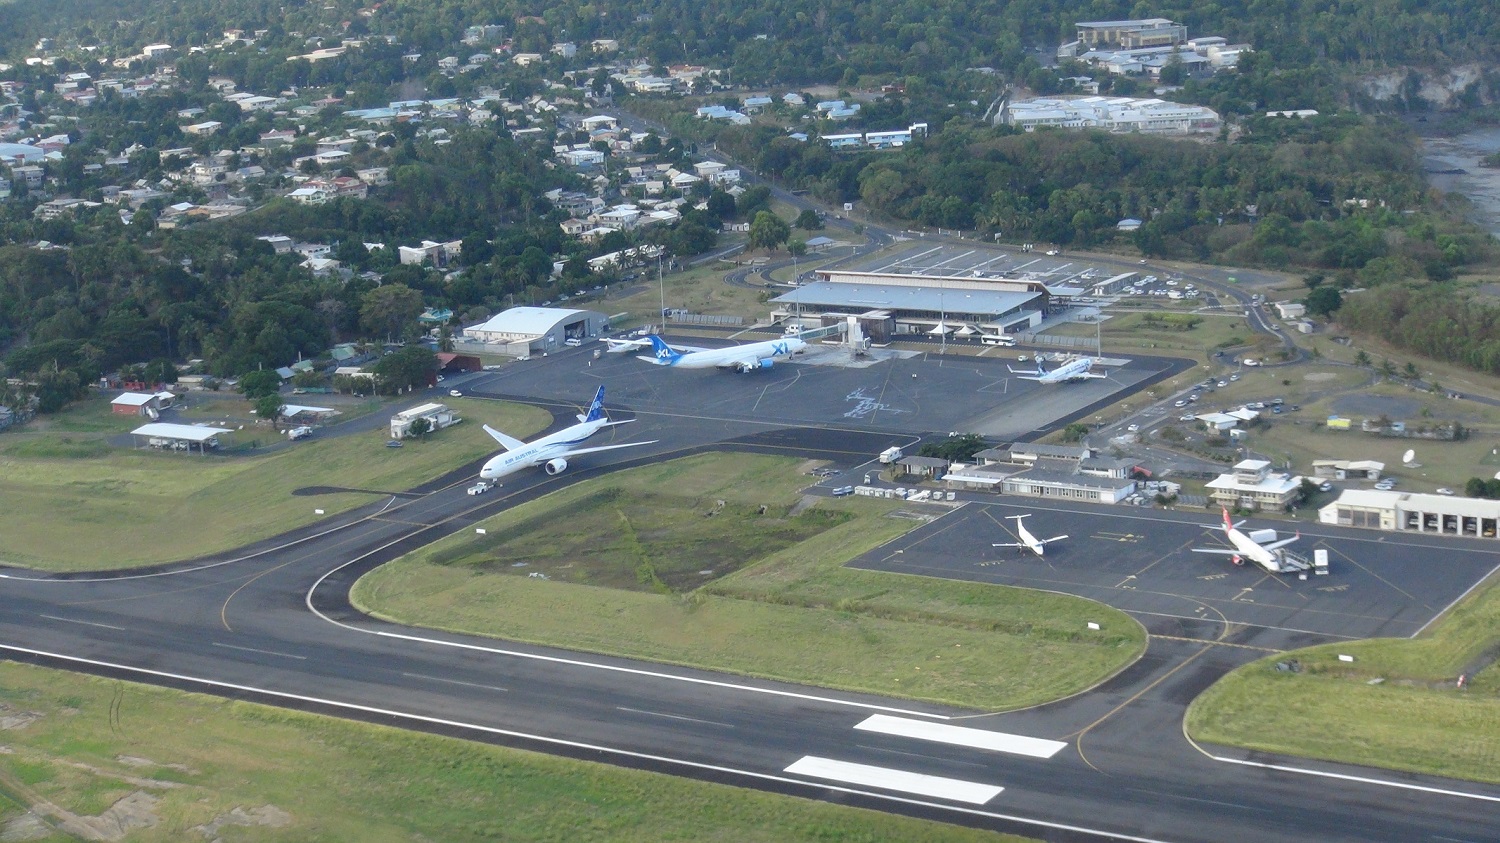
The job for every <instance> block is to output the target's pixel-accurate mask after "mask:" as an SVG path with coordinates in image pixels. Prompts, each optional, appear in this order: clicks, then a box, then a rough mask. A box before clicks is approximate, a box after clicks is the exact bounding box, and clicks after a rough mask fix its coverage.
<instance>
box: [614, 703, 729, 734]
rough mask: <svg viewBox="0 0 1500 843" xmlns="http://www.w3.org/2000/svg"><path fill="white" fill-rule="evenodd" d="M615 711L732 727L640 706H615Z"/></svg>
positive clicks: (714, 721) (726, 724)
mask: <svg viewBox="0 0 1500 843" xmlns="http://www.w3.org/2000/svg"><path fill="white" fill-rule="evenodd" d="M615 711H628V712H630V713H631V714H645V715H648V716H650V717H665V718H667V719H668V720H686V721H688V722H689V723H707V724H708V725H710V726H723V727H724V728H726V729H733V728H734V724H733V723H720V722H719V721H717V720H700V719H699V718H697V717H688V716H686V715H683V714H667V713H666V712H662V711H646V710H645V709H641V708H626V707H625V706H623V705H617V706H615Z"/></svg>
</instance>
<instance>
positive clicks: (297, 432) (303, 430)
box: [286, 425, 313, 439]
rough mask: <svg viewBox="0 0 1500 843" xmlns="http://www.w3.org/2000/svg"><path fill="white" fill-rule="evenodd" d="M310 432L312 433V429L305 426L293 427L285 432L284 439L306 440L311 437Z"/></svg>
mask: <svg viewBox="0 0 1500 843" xmlns="http://www.w3.org/2000/svg"><path fill="white" fill-rule="evenodd" d="M312 432H313V429H312V428H310V427H308V426H307V425H302V426H301V427H294V428H292V429H291V430H288V431H287V432H286V438H288V439H306V438H307V437H309V436H311V435H312Z"/></svg>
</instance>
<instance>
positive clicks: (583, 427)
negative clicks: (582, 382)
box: [479, 386, 656, 481]
mask: <svg viewBox="0 0 1500 843" xmlns="http://www.w3.org/2000/svg"><path fill="white" fill-rule="evenodd" d="M630 421H634V419H630V420H628V421H610V420H609V417H608V416H606V415H605V414H604V387H602V386H601V387H599V391H598V392H596V393H594V400H593V402H592V403H591V404H589V408H588V412H586V413H580V414H579V415H578V424H575V425H570V426H568V427H565V428H563V429H562V430H559V431H557V432H556V433H550V434H548V435H546V436H543V437H542V438H541V439H538V440H536V441H535V442H522V441H521V440H519V439H516V438H514V437H511V436H507V435H505V434H504V433H501V432H500V431H498V430H496V429H494V428H493V427H490V426H489V425H485V426H484V432H485V433H488V434H489V435H490V437H491V438H493V439H494V440H495V441H496V442H499V443H500V445H501V446H502V447H504V448H505V450H504V451H502V452H501V453H499V454H496V455H495V456H493V457H491V458H490V460H489V461H488V462H486V463H485V464H484V467H483V468H481V469H480V470H479V477H480V478H481V479H483V480H489V481H495V480H499V479H500V478H502V477H505V476H507V475H510V474H515V473H516V472H517V471H520V470H521V469H523V468H529V467H531V466H534V465H540V466H542V468H543V469H544V470H545V471H546V472H547V473H548V474H561V473H562V472H564V471H566V470H567V468H568V459H569V458H570V457H576V456H580V455H582V454H593V453H597V452H599V451H613V450H615V449H616V448H637V447H640V446H641V445H650V444H653V443H654V442H655V441H656V440H655V439H653V440H651V441H650V442H628V443H625V444H623V445H599V446H596V447H593V448H579V447H577V446H578V445H581V444H583V442H584V440H586V439H588V438H589V437H590V436H593V435H594V434H595V433H598V432H599V431H600V430H602V429H604V428H606V427H612V426H614V425H617V424H629V422H630Z"/></svg>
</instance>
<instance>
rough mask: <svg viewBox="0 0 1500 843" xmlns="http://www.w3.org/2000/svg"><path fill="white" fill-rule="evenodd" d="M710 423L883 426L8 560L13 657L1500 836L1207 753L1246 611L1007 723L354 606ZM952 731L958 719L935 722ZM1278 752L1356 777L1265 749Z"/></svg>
mask: <svg viewBox="0 0 1500 843" xmlns="http://www.w3.org/2000/svg"><path fill="white" fill-rule="evenodd" d="M653 424H654V423H653V422H652V421H650V420H648V419H643V420H642V423H641V425H640V426H641V427H650V426H652V425H653ZM659 424H662V425H663V426H664V425H665V423H659ZM664 429H667V430H670V429H669V428H665V427H664ZM709 431H712V432H713V434H714V436H717V437H724V436H728V437H729V438H731V439H733V440H735V442H736V447H743V448H751V449H756V450H765V451H770V452H777V453H800V454H812V453H816V454H820V455H826V454H828V453H830V452H834V453H842V452H843V451H847V452H848V453H850V454H856V453H858V454H866V455H867V454H868V453H872V452H873V451H872V449H871V444H872V443H873V442H874V441H876V440H877V439H878V440H879V441H881V442H884V441H885V440H886V439H887V438H888V436H886V435H877V434H869V433H867V432H863V431H840V430H832V429H817V430H814V429H796V430H769V431H767V430H766V429H765V426H753V425H748V424H745V423H742V422H735V421H734V420H731V419H722V420H705V421H703V423H702V424H701V425H699V426H698V427H694V428H691V430H690V435H688V436H686V437H684V438H682V439H679V440H677V441H670V436H668V437H667V439H666V441H663V442H661V443H660V444H659V445H657V446H653V447H651V448H648V449H645V450H650V451H652V452H653V453H651V454H647V455H634V454H631V455H629V456H622V455H616V454H607V455H599V456H600V459H598V460H596V461H593V462H592V463H591V466H592V468H584V469H583V470H579V471H577V472H576V473H569V474H564V475H561V476H559V477H547V476H545V475H544V474H542V473H540V472H537V473H532V474H528V475H517V476H516V477H515V478H512V480H513V482H511V483H508V484H507V486H506V487H505V488H504V489H502V490H500V492H498V493H494V494H491V495H485V496H480V497H469V496H466V495H464V493H463V487H464V485H465V480H464V479H463V478H464V477H465V475H464V473H463V472H457V473H456V475H455V482H453V483H452V484H451V485H448V486H446V487H443V488H439V489H434V490H429V491H427V492H425V493H421V494H417V495H414V496H409V497H404V498H400V499H397V498H392V499H389V500H386V501H383V502H382V503H379V504H375V505H371V506H368V507H366V508H365V509H363V510H360V511H358V512H355V513H350V514H348V515H345V516H342V517H340V518H337V519H333V520H331V521H329V522H325V523H323V524H319V525H315V526H313V527H309V528H307V529H304V530H301V531H298V532H295V533H292V534H289V535H287V536H283V537H280V538H278V539H276V540H272V541H268V542H265V543H262V544H260V545H258V546H255V547H251V548H246V549H245V550H244V551H243V552H241V553H238V554H234V555H231V556H229V557H225V558H220V559H212V560H200V561H198V562H195V563H184V564H179V565H169V566H164V567H163V568H161V569H158V570H154V571H149V572H144V573H139V572H138V573H133V574H112V575H104V576H98V577H90V576H78V575H74V576H65V577H45V576H40V577H39V576H36V575H31V574H27V573H25V572H21V571H15V570H12V571H10V572H9V573H8V574H7V575H6V576H5V578H4V579H0V595H3V596H4V600H3V603H0V642H4V643H3V645H0V649H3V650H4V651H5V652H6V653H7V654H8V655H10V656H12V657H16V658H20V659H24V660H31V661H38V662H40V663H44V664H50V665H55V666H62V667H68V668H71V669H75V670H84V671H89V672H94V673H100V674H105V675H111V676H119V677H123V678H129V679H135V680H139V681H146V682H152V683H156V684H162V685H169V686H174V687H181V688H190V689H193V690H200V691H207V692H209V693H215V694H220V695H224V696H229V697H234V698H244V699H250V700H258V701H262V702H267V703H270V704H273V705H282V706H289V707H296V708H301V709H307V710H312V711H319V712H326V713H330V714H335V715H338V716H344V717H352V718H358V719H363V720H370V721H375V722H381V723H389V724H393V725H397V726H402V727H405V728H413V729H421V730H426V731H433V732H439V733H443V734H450V735H458V736H462V737H467V738H472V739H475V740H483V741H489V742H493V743H499V744H505V745H511V746H521V747H527V748H531V749H537V750H540V751H545V752H553V753H558V754H563V755H568V756H572V757H577V758H585V759H591V760H598V761H605V762H608V763H615V764H621V765H626V766H631V767H639V768H645V769H652V770H661V771H666V772H671V773H675V774H678V775H684V776H692V777H696V778H702V779H707V780H712V781H720V782H729V783H733V784H738V785H743V786H748V787H757V788H762V789H766V790H772V791H778V792H784V793H794V794H800V795H804V796H810V797H814V798H824V799H830V800H835V801H839V802H846V803H850V804H856V805H862V806H866V807H870V808H875V809H877V810H884V811H892V812H899V813H904V814H910V815H915V816H920V817H928V818H935V819H942V820H946V821H949V822H957V823H963V824H969V825H977V826H983V827H986V828H994V829H999V830H1005V831H1011V832H1015V833H1020V834H1027V835H1032V836H1036V837H1042V838H1046V839H1050V840H1104V839H1122V840H1123V839H1136V840H1171V841H1225V840H1240V839H1245V836H1246V834H1247V833H1248V830H1249V828H1251V827H1253V828H1254V837H1255V838H1256V839H1257V840H1265V841H1301V840H1309V839H1317V840H1327V841H1337V840H1348V841H1355V840H1359V841H1414V840H1486V839H1489V840H1493V839H1495V838H1494V829H1495V827H1496V824H1495V818H1496V807H1497V805H1500V790H1496V789H1486V788H1481V787H1478V786H1474V785H1468V784H1457V783H1453V782H1447V781H1443V780H1439V779H1427V778H1424V777H1416V776H1400V777H1392V778H1399V782H1397V783H1395V784H1393V785H1390V786H1386V785H1377V784H1371V783H1367V782H1365V781H1362V780H1360V778H1340V777H1336V776H1337V775H1345V776H1352V777H1377V778H1378V777H1379V776H1380V774H1379V773H1376V772H1374V771H1369V770H1358V769H1347V768H1340V767H1337V766H1332V765H1309V764H1305V763H1303V762H1298V761H1289V760H1284V759H1275V758H1266V757H1264V756H1259V755H1251V754H1247V753H1236V752H1232V751H1216V750H1212V749H1207V748H1203V749H1200V748H1198V747H1195V746H1193V745H1192V744H1191V743H1190V742H1189V741H1187V740H1186V739H1185V738H1184V736H1183V734H1182V731H1181V726H1180V724H1181V718H1182V715H1183V710H1184V706H1185V704H1186V702H1187V701H1188V700H1190V699H1192V698H1193V697H1194V696H1195V695H1196V694H1197V693H1198V692H1199V691H1201V690H1202V689H1203V688H1205V687H1207V685H1209V684H1210V683H1212V682H1213V681H1214V680H1215V679H1216V678H1218V677H1219V676H1221V675H1223V673H1224V672H1226V671H1228V670H1230V669H1233V668H1234V667H1236V666H1238V665H1240V664H1243V663H1244V662H1246V661H1247V660H1249V659H1253V658H1257V657H1259V656H1261V655H1263V654H1264V652H1263V651H1262V650H1259V649H1251V648H1248V647H1246V646H1240V645H1236V646H1230V645H1229V643H1230V642H1228V641H1227V640H1225V637H1226V636H1227V635H1228V634H1229V633H1230V628H1229V627H1228V626H1227V625H1226V626H1224V627H1222V628H1215V626H1214V625H1213V624H1207V623H1205V624H1203V625H1201V626H1199V627H1195V628H1191V629H1182V628H1181V627H1180V625H1176V624H1174V626H1173V630H1174V634H1173V636H1172V637H1158V638H1153V640H1152V642H1151V645H1150V649H1149V651H1148V652H1147V654H1146V656H1145V657H1144V658H1143V659H1141V660H1140V661H1139V662H1138V663H1137V664H1135V665H1134V666H1132V667H1131V668H1129V669H1128V670H1126V671H1125V672H1124V673H1123V674H1121V675H1120V676H1117V677H1116V678H1115V679H1113V680H1111V681H1110V682H1108V683H1106V684H1105V685H1104V686H1102V687H1100V688H1098V689H1096V690H1095V691H1093V692H1091V693H1088V694H1085V695H1082V696H1080V697H1076V698H1073V699H1071V700H1067V701H1064V702H1061V703H1058V704H1056V705H1052V706H1046V707H1043V708H1039V709H1033V710H1030V711H1026V712H1019V713H1015V714H1011V715H986V714H984V713H983V712H973V711H963V710H957V709H952V708H946V707H941V706H932V705H925V704H921V703H913V702H909V701H903V700H895V699H884V698H879V697H872V696H866V695H858V694H847V693H838V692H830V691H826V690H821V689H816V688H808V687H799V686H794V685H787V684H781V683H774V682H763V681H756V680H746V679H742V678H739V677H733V676H727V675H719V674H714V673H710V672H706V671H694V670H687V669H681V668H672V667H662V666H659V665H652V664H646V663H640V662H632V661H629V660H624V659H613V658H604V657H598V656H591V655H584V654H578V653H572V652H566V651H559V650H551V649H547V648H541V647H531V646H523V645H517V644H511V643H507V642H502V641H495V640H488V639H481V638H475V637H470V636H460V635H450V634H445V633H437V632H428V631H419V630H414V629H409V628H404V627H401V626H398V625H395V624H390V623H385V622H382V621H378V620H374V619H372V618H369V617H366V616H363V615H361V614H360V613H359V612H357V611H355V610H354V609H353V608H352V607H351V606H350V605H349V603H348V601H347V593H348V589H349V587H350V586H351V585H352V584H353V583H354V581H355V580H356V579H357V578H358V576H359V575H361V574H362V573H364V572H366V571H368V570H370V569H372V568H373V567H375V566H376V565H379V564H381V563H382V562H384V561H386V560H388V559H391V558H394V557H396V556H398V555H400V554H402V553H405V552H407V551H409V550H411V549H414V548H416V547H419V546H422V545H425V544H427V543H429V542H431V541H433V540H434V539H436V538H438V537H440V536H442V535H446V534H450V533H452V532H455V531H466V530H469V529H472V528H473V525H474V524H475V523H476V521H477V520H478V519H480V518H482V517H484V516H486V515H489V514H492V513H494V512H496V511H499V510H501V509H503V508H505V507H508V506H512V505H514V504H516V503H518V502H521V501H525V500H529V499H533V498H535V497H536V496H539V495H540V494H543V493H546V492H550V491H553V490H555V489H557V488H560V487H561V486H562V485H564V484H566V483H570V482H576V481H577V480H582V479H586V478H589V477H592V476H598V475H599V474H601V473H603V472H604V471H605V470H606V469H609V468H615V467H621V466H626V465H631V464H636V463H639V462H643V461H645V460H648V459H653V458H658V457H659V456H661V455H664V454H677V453H684V452H687V451H690V450H693V449H695V448H697V447H701V446H703V445H705V444H707V442H706V440H707V439H711V438H713V437H710V436H706V435H704V434H706V433H707V432H709ZM652 435H658V431H652ZM860 437H870V441H869V442H866V441H863V440H862V439H861V438H860ZM616 457H620V461H618V462H613V463H609V464H606V462H607V461H608V460H613V459H615V458H616ZM875 715H880V716H879V717H876V718H875V719H873V720H872V719H871V718H872V716H875ZM942 726H946V727H959V728H957V729H956V730H946V731H939V732H934V729H935V728H936V727H942ZM1208 753H1214V754H1217V755H1221V756H1223V757H1226V758H1230V759H1232V760H1230V761H1215V760H1212V759H1211V758H1210V757H1209V755H1208ZM1242 762H1243V763H1242ZM1280 763H1284V764H1287V765H1290V766H1296V767H1316V768H1317V769H1319V770H1323V771H1325V772H1329V773H1332V774H1335V775H1331V776H1319V775H1310V774H1299V773H1291V772H1285V771H1280V770H1277V769H1273V768H1267V767H1265V766H1256V765H1263V764H1280ZM849 765H860V766H855V767H851V766H849ZM829 776H832V777H834V778H832V779H830V778H828V777H829ZM1417 788H1431V789H1430V790H1426V789H1417ZM1448 791H1452V792H1454V793H1468V794H1477V795H1479V796H1482V797H1484V798H1483V799H1476V798H1472V797H1471V796H1461V795H1453V793H1448ZM1486 800H1488V801H1486Z"/></svg>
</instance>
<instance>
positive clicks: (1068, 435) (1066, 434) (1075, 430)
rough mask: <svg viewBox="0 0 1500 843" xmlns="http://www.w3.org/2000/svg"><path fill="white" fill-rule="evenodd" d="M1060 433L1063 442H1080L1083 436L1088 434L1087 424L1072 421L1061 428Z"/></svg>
mask: <svg viewBox="0 0 1500 843" xmlns="http://www.w3.org/2000/svg"><path fill="white" fill-rule="evenodd" d="M1062 435H1063V441H1064V442H1080V441H1082V440H1083V437H1085V436H1087V435H1089V426H1088V425H1086V424H1083V423H1082V422H1073V423H1072V424H1070V425H1068V426H1067V427H1065V428H1063V434H1062Z"/></svg>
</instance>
